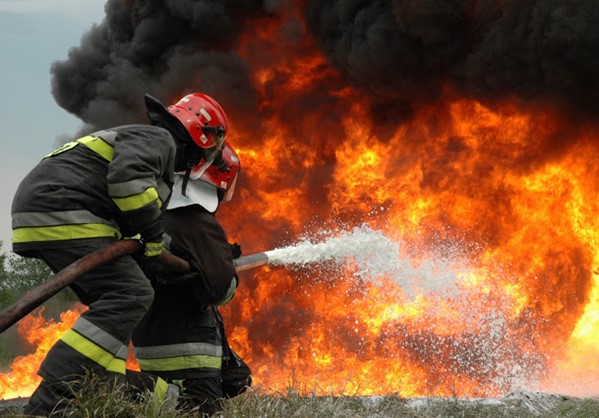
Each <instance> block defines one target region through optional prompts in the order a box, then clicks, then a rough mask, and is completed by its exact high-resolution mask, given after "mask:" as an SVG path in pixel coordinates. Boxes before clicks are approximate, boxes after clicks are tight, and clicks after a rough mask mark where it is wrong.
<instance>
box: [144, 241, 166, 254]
mask: <svg viewBox="0 0 599 418" xmlns="http://www.w3.org/2000/svg"><path fill="white" fill-rule="evenodd" d="M163 248H164V247H163V246H162V242H146V243H145V250H144V255H145V256H146V257H156V256H158V255H160V254H161V253H162V250H163Z"/></svg>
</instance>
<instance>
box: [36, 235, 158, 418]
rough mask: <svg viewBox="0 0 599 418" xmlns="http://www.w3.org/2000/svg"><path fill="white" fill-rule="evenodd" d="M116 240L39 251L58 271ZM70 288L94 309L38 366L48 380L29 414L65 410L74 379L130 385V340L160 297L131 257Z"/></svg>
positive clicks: (44, 380) (92, 273)
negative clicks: (127, 369)
mask: <svg viewBox="0 0 599 418" xmlns="http://www.w3.org/2000/svg"><path fill="white" fill-rule="evenodd" d="M110 242H113V241H109V242H105V243H103V244H100V243H98V244H87V245H83V246H76V247H71V248H61V249H43V250H38V251H37V256H38V257H39V258H41V259H42V260H44V261H45V262H46V264H47V265H48V266H49V267H50V268H51V269H52V271H54V272H57V271H59V270H62V269H63V268H65V267H67V266H68V265H69V264H71V263H73V262H75V261H77V260H79V259H80V258H81V257H83V256H85V255H87V254H89V253H91V252H93V251H95V250H97V249H99V248H101V247H102V246H104V245H106V244H108V243H110ZM70 287H71V289H72V290H73V291H74V293H75V294H76V295H77V297H78V298H79V300H80V301H81V303H83V304H84V305H87V306H88V307H89V309H88V310H87V311H85V312H84V313H83V314H81V316H80V317H79V318H78V319H77V321H76V322H75V324H74V325H73V327H72V328H71V329H70V330H68V331H67V332H66V333H65V334H64V335H63V336H62V337H61V338H60V339H59V340H58V341H57V342H56V343H55V344H54V346H52V348H51V349H50V350H49V351H48V354H47V356H46V358H45V359H44V361H43V362H42V364H41V366H40V369H39V371H38V374H39V375H40V376H41V377H42V382H41V383H40V385H39V386H38V388H37V389H36V390H35V392H34V393H33V395H32V396H31V398H30V400H29V403H28V404H27V405H26V407H25V413H27V414H38V415H50V413H51V412H52V411H53V410H60V409H64V407H65V406H66V403H67V402H68V400H69V399H70V398H72V397H73V393H72V387H73V386H72V384H73V382H76V381H78V380H80V379H81V378H82V377H83V376H85V375H86V374H92V375H93V376H95V377H98V378H99V379H101V380H102V381H103V382H107V383H112V382H114V383H116V384H121V383H123V384H124V382H125V364H126V360H127V351H128V346H129V341H130V340H131V336H132V333H133V330H134V328H135V326H136V325H137V324H138V322H139V321H140V320H141V318H142V317H143V316H144V314H145V313H146V311H147V310H148V309H149V308H150V306H151V304H152V300H153V298H154V290H153V288H152V285H151V283H150V281H149V279H148V278H147V277H146V276H145V275H144V273H143V272H142V270H141V269H140V267H139V265H138V264H137V262H136V261H135V260H134V259H133V258H132V257H131V256H123V257H120V258H118V259H116V260H113V261H110V262H108V263H105V264H102V265H100V266H98V267H96V268H94V269H93V270H91V271H90V272H88V273H86V274H84V275H82V276H81V277H79V278H78V279H77V280H75V282H73V283H72V284H71V286H70Z"/></svg>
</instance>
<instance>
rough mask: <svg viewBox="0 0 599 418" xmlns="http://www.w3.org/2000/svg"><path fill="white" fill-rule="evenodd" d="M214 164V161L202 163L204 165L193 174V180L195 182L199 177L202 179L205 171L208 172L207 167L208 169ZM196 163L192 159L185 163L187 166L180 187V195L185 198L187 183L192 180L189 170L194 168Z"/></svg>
mask: <svg viewBox="0 0 599 418" xmlns="http://www.w3.org/2000/svg"><path fill="white" fill-rule="evenodd" d="M213 162H214V159H212V160H210V161H206V162H204V164H203V165H202V166H201V167H200V168H199V169H198V170H197V171H195V172H194V173H193V179H194V180H197V179H199V178H200V177H202V175H203V174H204V173H205V172H206V170H208V167H210V165H211V164H212V163H213ZM195 165H196V163H195V160H194V159H190V160H189V161H188V162H187V166H186V167H185V174H184V176H183V184H182V185H181V194H182V195H183V196H185V197H187V194H186V193H185V189H186V188H187V183H188V182H189V179H190V178H192V177H191V170H192V169H193V167H195Z"/></svg>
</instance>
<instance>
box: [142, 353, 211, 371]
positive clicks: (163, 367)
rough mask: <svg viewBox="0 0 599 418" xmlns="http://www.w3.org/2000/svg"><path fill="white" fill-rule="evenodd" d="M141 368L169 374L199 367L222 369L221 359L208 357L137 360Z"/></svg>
mask: <svg viewBox="0 0 599 418" xmlns="http://www.w3.org/2000/svg"><path fill="white" fill-rule="evenodd" d="M137 362H138V363H139V367H140V368H141V370H142V371H144V372H152V371H155V372H158V371H160V372H168V371H173V370H185V369H193V368H199V367H205V368H211V369H220V368H221V358H220V357H214V356H206V355H201V354H198V355H195V356H183V357H171V358H161V359H140V358H139V357H138V358H137Z"/></svg>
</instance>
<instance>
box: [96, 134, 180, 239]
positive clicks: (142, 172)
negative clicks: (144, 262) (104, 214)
mask: <svg viewBox="0 0 599 418" xmlns="http://www.w3.org/2000/svg"><path fill="white" fill-rule="evenodd" d="M174 164H175V142H174V140H173V138H172V136H171V134H170V133H169V132H168V131H167V130H165V129H162V128H158V127H155V126H144V125H133V126H131V127H128V128H126V129H122V130H120V131H119V133H118V136H117V137H116V140H115V144H114V155H113V159H112V161H111V162H110V164H109V166H108V175H107V183H108V195H109V196H110V197H111V198H112V200H113V201H114V203H115V204H116V206H117V207H118V208H119V210H120V212H121V214H122V216H121V219H120V223H121V224H122V227H123V229H124V232H126V233H128V234H130V235H135V234H137V233H140V234H141V235H142V237H143V238H146V239H151V240H152V241H154V240H156V239H160V238H161V237H162V232H163V229H162V220H161V216H162V210H161V208H162V205H163V203H164V202H165V201H166V200H167V199H168V196H169V194H170V188H171V187H172V184H173V175H174Z"/></svg>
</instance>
